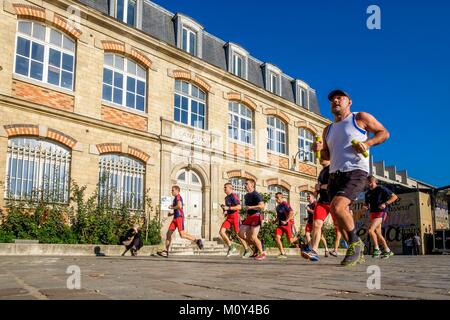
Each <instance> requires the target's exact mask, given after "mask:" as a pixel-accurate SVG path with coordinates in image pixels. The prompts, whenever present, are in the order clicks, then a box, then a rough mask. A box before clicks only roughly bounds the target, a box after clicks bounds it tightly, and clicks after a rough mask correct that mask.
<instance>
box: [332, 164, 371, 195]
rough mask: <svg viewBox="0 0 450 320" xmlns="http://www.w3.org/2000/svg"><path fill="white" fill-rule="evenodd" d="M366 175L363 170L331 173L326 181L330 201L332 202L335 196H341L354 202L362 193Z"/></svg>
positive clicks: (365, 183)
mask: <svg viewBox="0 0 450 320" xmlns="http://www.w3.org/2000/svg"><path fill="white" fill-rule="evenodd" d="M368 175H369V174H368V173H367V172H365V171H363V170H353V171H349V172H340V171H337V172H335V173H331V174H330V180H328V195H329V196H330V200H333V199H334V197H336V196H341V197H346V198H348V199H350V200H351V201H355V200H356V199H357V198H358V196H359V194H360V193H361V192H363V191H364V189H365V187H366V185H367V176H368Z"/></svg>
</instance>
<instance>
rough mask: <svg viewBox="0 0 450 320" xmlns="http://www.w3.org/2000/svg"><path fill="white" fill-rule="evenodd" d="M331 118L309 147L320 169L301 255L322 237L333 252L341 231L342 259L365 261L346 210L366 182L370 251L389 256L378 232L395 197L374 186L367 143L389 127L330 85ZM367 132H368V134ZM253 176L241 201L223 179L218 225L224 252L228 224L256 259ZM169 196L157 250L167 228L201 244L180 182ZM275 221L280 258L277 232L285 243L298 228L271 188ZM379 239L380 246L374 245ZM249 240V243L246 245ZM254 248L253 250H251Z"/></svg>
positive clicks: (259, 249) (311, 254) (311, 252)
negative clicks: (328, 226) (328, 234)
mask: <svg viewBox="0 0 450 320" xmlns="http://www.w3.org/2000/svg"><path fill="white" fill-rule="evenodd" d="M328 100H329V101H330V106H331V112H332V113H333V116H334V122H333V123H332V124H330V125H328V126H327V127H326V128H325V129H324V131H323V134H322V137H321V138H319V139H316V142H314V144H313V146H312V149H313V151H315V152H316V154H317V156H318V157H319V159H320V164H321V165H322V167H323V169H322V170H321V172H320V174H319V177H318V181H317V185H316V188H315V191H316V192H315V194H316V195H317V197H318V199H317V201H316V200H315V196H314V194H312V193H311V194H309V195H308V202H309V204H308V206H307V211H308V218H306V220H307V225H306V228H305V238H306V241H305V243H303V244H302V245H301V255H302V257H304V258H306V259H308V260H310V261H318V260H319V254H318V249H319V244H320V241H322V242H323V243H324V248H325V256H326V257H327V256H329V255H331V256H334V257H337V256H338V248H339V243H340V240H341V237H342V238H343V239H345V243H346V244H348V245H347V246H346V247H347V251H346V254H345V257H344V259H343V260H342V262H341V264H342V265H344V266H354V265H357V264H359V263H363V262H364V243H363V242H362V241H361V239H360V238H359V236H358V235H357V230H356V228H355V221H354V218H353V214H352V211H351V209H350V208H351V205H352V203H353V202H354V201H355V200H357V198H358V196H359V195H360V194H361V193H362V192H363V191H364V190H365V189H366V187H367V188H368V191H367V192H366V194H365V205H366V210H369V211H370V226H369V235H370V237H371V239H372V241H373V243H374V247H375V250H374V253H373V256H374V257H380V256H381V257H382V258H389V257H390V256H392V255H393V253H392V251H391V250H390V249H389V247H388V245H387V243H386V240H385V239H384V238H383V235H382V231H381V226H382V224H383V222H384V221H385V220H386V218H387V210H388V206H389V205H390V204H392V203H393V202H394V201H396V200H397V196H396V195H395V194H393V193H392V192H391V191H390V190H389V189H387V188H385V187H383V186H378V184H377V179H376V178H375V177H373V176H369V172H370V171H369V158H368V154H369V152H368V151H369V149H370V148H371V147H373V146H375V145H379V144H381V143H383V142H384V141H386V140H387V139H388V138H389V132H388V131H387V130H386V129H385V128H384V126H383V125H382V124H381V123H380V122H379V121H378V120H377V119H375V117H374V116H372V115H371V114H369V113H366V112H351V111H350V107H351V105H352V100H351V98H350V96H349V94H347V93H346V92H344V91H342V90H333V91H332V92H330V94H329V95H328ZM369 134H372V136H370V135H369ZM255 185H256V183H255V181H254V180H252V179H247V180H246V182H245V188H246V191H247V193H246V194H245V196H244V201H243V202H244V203H243V205H242V204H241V201H240V199H239V197H238V196H237V195H236V194H235V193H234V192H233V186H232V184H231V183H226V184H225V185H224V192H225V194H226V196H225V201H224V204H223V205H221V208H222V210H223V212H224V214H225V215H226V219H225V221H224V223H223V224H222V226H221V229H220V236H221V237H222V239H223V240H224V242H225V243H226V245H227V246H228V248H229V249H228V253H227V256H230V255H232V254H233V253H235V252H236V251H237V248H236V245H235V244H233V242H232V241H231V240H230V239H229V237H228V235H227V230H229V229H231V228H233V229H234V231H235V233H236V236H237V239H238V240H239V242H240V243H241V244H242V246H243V248H244V251H243V254H242V257H243V258H249V257H252V256H253V257H254V258H255V259H256V260H263V259H265V258H266V253H265V251H264V250H263V246H262V243H261V240H260V239H259V238H258V233H259V231H260V228H261V226H262V223H263V217H262V211H263V210H264V208H265V204H264V201H263V198H262V196H261V195H260V194H259V193H258V192H257V191H256V190H255ZM172 195H173V196H174V202H173V205H172V206H171V207H170V209H172V210H173V213H172V214H173V216H174V218H173V221H172V223H171V224H170V227H169V230H168V232H167V237H166V250H164V251H161V252H158V254H159V255H161V256H164V257H168V255H169V248H170V244H171V239H172V234H173V232H174V231H175V230H176V229H178V231H179V233H180V236H181V238H183V239H188V240H191V241H193V242H195V243H196V244H197V246H198V247H199V248H200V249H203V243H202V240H201V239H197V238H195V237H193V236H191V235H189V234H187V233H186V232H185V230H184V219H183V199H182V198H181V196H180V188H179V187H178V186H173V187H172ZM275 201H276V204H277V205H276V208H275V210H276V223H277V228H276V229H275V234H274V237H275V241H276V244H277V246H278V248H279V250H280V255H279V258H280V259H285V258H286V257H287V256H286V252H285V249H284V247H283V244H282V241H281V237H282V236H283V234H285V235H286V237H287V239H288V241H289V243H290V244H291V245H292V244H295V243H298V244H299V242H300V234H297V232H296V231H295V225H294V211H293V210H292V207H291V206H290V204H289V203H288V202H287V201H285V199H284V197H283V194H282V193H281V192H278V193H276V194H275ZM241 210H243V211H244V212H245V214H246V217H245V219H244V220H243V221H241V218H240V214H239V212H240V211H241ZM329 214H330V215H331V217H332V220H333V223H334V227H335V233H336V236H335V241H334V248H333V250H332V251H329V250H328V247H327V243H326V240H325V239H324V237H323V234H322V228H323V225H324V221H325V220H326V219H327V217H328V215H329ZM380 244H381V245H382V248H383V252H381V250H380V247H379V245H380ZM251 246H253V247H254V249H253V250H252V249H251ZM252 251H253V252H252Z"/></svg>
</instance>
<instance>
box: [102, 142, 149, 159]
mask: <svg viewBox="0 0 450 320" xmlns="http://www.w3.org/2000/svg"><path fill="white" fill-rule="evenodd" d="M96 147H97V150H98V152H99V153H100V154H105V153H121V154H126V155H128V156H131V157H133V158H136V159H139V160H141V161H143V162H144V163H148V160H149V159H150V155H149V154H147V153H145V152H144V151H142V150H140V149H138V148H135V147H131V146H128V149H127V150H123V148H122V144H121V143H101V144H97V145H96Z"/></svg>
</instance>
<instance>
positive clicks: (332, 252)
mask: <svg viewBox="0 0 450 320" xmlns="http://www.w3.org/2000/svg"><path fill="white" fill-rule="evenodd" d="M330 256H333V257H335V258H336V257H337V256H338V253H337V251H336V250H333V251H330Z"/></svg>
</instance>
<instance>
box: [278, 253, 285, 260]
mask: <svg viewBox="0 0 450 320" xmlns="http://www.w3.org/2000/svg"><path fill="white" fill-rule="evenodd" d="M277 259H287V255H286V254H283V253H281V254H279V255H278V256H277Z"/></svg>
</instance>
